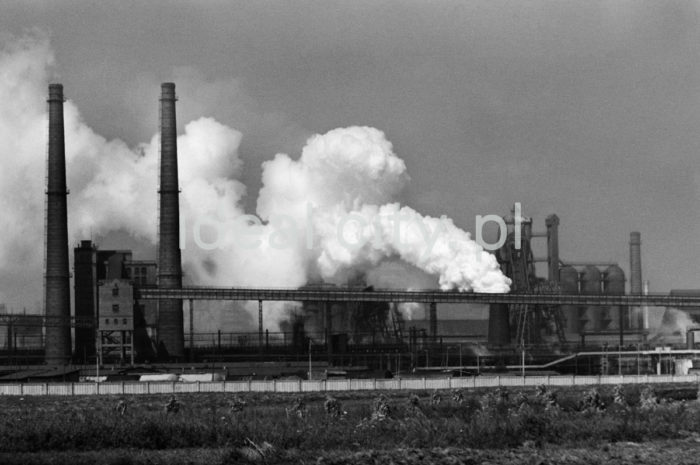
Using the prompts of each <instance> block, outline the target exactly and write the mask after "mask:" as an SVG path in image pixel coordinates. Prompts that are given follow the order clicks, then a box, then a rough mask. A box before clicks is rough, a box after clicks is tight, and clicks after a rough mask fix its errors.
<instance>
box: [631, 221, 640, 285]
mask: <svg viewBox="0 0 700 465" xmlns="http://www.w3.org/2000/svg"><path fill="white" fill-rule="evenodd" d="M641 246H642V240H641V238H640V234H639V233H638V232H632V233H630V294H633V295H641V294H642V252H641Z"/></svg>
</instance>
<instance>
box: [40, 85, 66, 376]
mask: <svg viewBox="0 0 700 465" xmlns="http://www.w3.org/2000/svg"><path fill="white" fill-rule="evenodd" d="M47 102H48V103H49V150H48V152H49V153H48V159H47V171H48V174H47V186H46V196H47V200H46V231H45V233H46V237H45V240H46V270H45V272H46V273H45V275H44V291H45V295H44V297H45V301H44V313H45V315H46V316H47V317H48V318H47V320H48V321H47V323H48V324H47V326H46V341H45V347H46V351H45V360H46V363H47V364H49V365H58V364H64V363H67V362H68V361H69V360H70V357H71V330H70V273H69V268H68V205H67V197H68V189H67V187H66V154H65V143H64V135H63V102H64V98H63V86H62V85H61V84H50V85H49V98H48V100H47Z"/></svg>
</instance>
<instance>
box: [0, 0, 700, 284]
mask: <svg viewBox="0 0 700 465" xmlns="http://www.w3.org/2000/svg"><path fill="white" fill-rule="evenodd" d="M699 10H700V6H699V5H698V2H691V1H668V2H667V1H661V0H649V1H642V0H635V1H631V0H615V1H613V0H610V1H591V0H586V1H581V0H577V1H528V2H524V1H522V0H520V1H494V0H484V1H465V0H462V1H442V2H425V1H420V2H419V1H380V0H372V1H352V2H350V1H347V2H337V1H327V0H324V1H301V0H295V1H293V2H288V1H281V0H280V1H254V2H250V1H248V2H245V1H240V2H231V1H208V2H200V1H191V2H186V1H173V2H165V1H149V2H134V1H119V2H95V1H92V2H91V1H45V2H39V1H21V2H20V1H17V2H15V1H9V0H5V1H4V2H3V4H2V13H1V14H0V31H2V32H5V33H8V32H9V33H11V34H21V33H23V31H25V30H26V29H29V28H40V29H41V30H43V31H46V33H47V34H48V35H49V37H50V40H51V44H52V47H53V48H54V50H55V55H56V66H55V68H54V70H53V73H54V79H55V80H57V81H60V82H62V83H63V84H64V86H65V89H66V94H67V95H68V96H69V98H70V99H71V100H73V101H74V102H75V103H76V104H77V105H78V107H79V108H80V110H81V112H82V114H83V117H84V118H85V121H86V122H87V124H88V125H90V126H91V127H93V128H94V129H95V130H96V131H97V132H98V133H100V134H102V135H104V136H105V137H108V138H113V137H119V138H121V139H124V140H125V141H127V142H128V143H129V144H131V145H133V144H136V143H138V142H142V141H146V140H148V139H150V137H151V136H152V135H153V134H154V133H155V132H156V130H157V109H158V107H157V100H158V92H159V83H160V82H163V81H170V80H174V81H175V82H176V83H177V85H178V94H179V96H180V102H179V106H178V111H179V117H180V122H181V123H185V122H187V121H189V120H191V119H194V118H196V117H198V116H202V115H205V116H213V117H215V118H217V119H218V120H220V121H221V122H223V123H225V124H228V125H230V126H233V127H235V128H237V129H239V130H241V131H242V132H243V144H242V148H241V157H242V158H243V159H244V161H245V163H246V168H245V179H244V182H245V184H247V185H248V186H249V188H250V197H251V202H250V205H251V206H252V205H254V199H255V197H256V195H257V188H258V187H259V184H260V181H259V178H260V163H261V162H262V161H263V160H266V159H269V158H272V156H273V155H274V154H275V153H276V152H280V151H281V152H287V153H290V154H291V155H293V156H298V153H299V150H300V148H301V147H302V145H303V142H304V141H305V139H306V137H308V135H310V134H312V133H322V132H326V131H328V130H330V129H333V128H335V127H339V126H348V125H369V126H374V127H377V128H379V129H381V130H383V131H384V132H385V133H386V135H387V138H388V139H389V140H391V141H392V142H393V143H394V148H395V152H396V153H397V154H398V155H399V156H400V157H402V158H403V159H404V160H406V163H407V166H408V170H409V173H410V174H411V177H412V181H411V183H410V184H409V186H408V188H407V190H406V192H405V195H404V198H403V200H404V201H405V203H407V204H408V205H411V206H413V207H414V208H416V209H418V210H419V211H421V212H422V213H424V214H430V215H440V214H447V215H448V216H451V217H452V218H454V219H455V222H456V223H457V224H458V225H460V226H462V227H464V228H465V229H467V230H470V231H473V230H474V217H475V215H477V214H505V213H507V212H508V210H509V208H510V206H511V205H512V203H513V202H515V201H519V202H521V203H522V204H523V206H524V208H525V213H526V214H528V215H530V216H533V217H534V219H535V223H536V228H535V229H544V218H545V216H546V215H548V214H549V213H557V214H558V215H559V216H560V218H561V231H560V237H561V245H560V248H561V254H562V258H563V259H565V260H566V259H569V260H578V261H583V260H586V261H595V260H604V261H610V260H613V261H619V262H620V264H621V265H622V266H623V268H624V269H625V270H626V271H627V270H628V269H629V258H628V241H629V232H630V231H633V230H638V231H640V232H641V234H642V253H643V256H642V259H643V265H644V277H645V279H649V280H650V281H651V288H652V290H654V291H665V290H668V289H670V288H680V287H692V288H700V283H698V279H697V270H698V265H697V264H698V263H700V241H699V240H698V232H699V231H700V217H699V214H700V208H699V207H698V194H699V192H698V187H699V184H698V183H699V182H700V168H699V167H698V161H697V159H698V151H699V150H700V133H699V131H698V128H700V20H699ZM543 245H544V244H543ZM541 251H542V253H541V255H544V247H541Z"/></svg>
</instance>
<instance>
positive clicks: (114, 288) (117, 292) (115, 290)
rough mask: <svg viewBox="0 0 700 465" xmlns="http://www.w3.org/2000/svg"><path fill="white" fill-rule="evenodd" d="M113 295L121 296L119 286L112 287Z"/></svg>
mask: <svg viewBox="0 0 700 465" xmlns="http://www.w3.org/2000/svg"><path fill="white" fill-rule="evenodd" d="M112 295H113V296H114V297H117V296H119V288H118V287H117V286H114V287H113V288H112Z"/></svg>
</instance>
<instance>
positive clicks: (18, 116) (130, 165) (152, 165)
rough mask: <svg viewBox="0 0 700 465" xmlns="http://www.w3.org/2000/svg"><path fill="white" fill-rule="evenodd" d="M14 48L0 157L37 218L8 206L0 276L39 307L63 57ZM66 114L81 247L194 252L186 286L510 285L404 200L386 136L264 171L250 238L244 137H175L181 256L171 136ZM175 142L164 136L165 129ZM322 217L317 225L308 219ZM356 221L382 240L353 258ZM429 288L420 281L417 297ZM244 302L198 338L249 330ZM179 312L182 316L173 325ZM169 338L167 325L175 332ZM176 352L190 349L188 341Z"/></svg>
mask: <svg viewBox="0 0 700 465" xmlns="http://www.w3.org/2000/svg"><path fill="white" fill-rule="evenodd" d="M9 50H10V51H9V52H7V53H5V54H0V72H2V73H3V79H2V80H1V81H0V97H2V99H3V101H4V102H7V104H6V105H3V106H2V107H0V128H2V129H3V130H4V132H0V137H2V136H3V134H10V135H11V136H9V137H4V138H3V145H2V146H0V153H2V155H3V162H4V163H5V162H6V165H3V166H4V167H7V170H6V171H5V170H3V172H0V180H1V181H2V182H0V190H1V193H2V196H3V199H5V200H6V201H7V205H10V206H16V205H22V206H24V208H21V209H20V208H14V207H13V208H9V207H8V208H7V209H4V210H3V211H2V212H3V215H2V218H3V220H5V221H8V223H7V224H8V227H7V228H6V231H8V232H7V236H6V238H5V239H4V241H3V242H2V243H0V258H1V259H2V260H0V276H1V277H2V281H3V283H5V282H6V283H8V285H7V287H6V289H8V290H12V291H13V292H14V290H15V289H23V290H24V289H27V291H26V294H25V295H21V296H16V295H15V296H13V297H15V300H14V302H13V303H20V305H21V302H27V301H29V302H31V300H30V299H32V298H36V300H37V301H40V298H39V296H40V295H41V278H40V276H41V253H40V252H38V251H37V250H36V243H39V242H40V241H41V239H42V238H41V216H42V210H43V205H44V197H43V195H42V194H43V189H42V186H41V182H42V180H41V177H40V176H37V175H36V173H37V172H41V166H42V164H43V162H44V160H43V158H42V157H40V156H39V155H40V154H41V153H42V152H43V147H42V145H43V143H44V142H43V139H42V138H39V137H37V133H41V132H42V131H41V129H42V128H45V125H46V123H45V121H46V120H45V118H46V108H45V105H46V103H45V94H44V92H45V89H46V84H47V82H48V80H47V74H48V72H47V69H48V68H49V66H50V65H51V63H52V62H53V55H52V52H51V48H50V46H49V44H48V42H47V41H46V40H45V39H37V40H22V41H18V43H17V44H15V45H13V47H11V48H10V49H9ZM166 90H168V89H166ZM154 94H155V92H154ZM170 95H171V94H170V93H169V92H166V94H165V96H166V100H164V102H163V104H165V103H167V104H168V105H171V104H172V108H173V110H174V105H175V102H174V89H173V92H172V97H173V99H172V100H170V97H169V96H170ZM154 99H155V95H154ZM64 113H65V116H64V118H65V136H66V137H65V140H66V150H65V156H66V163H67V165H68V170H67V181H68V184H69V185H70V186H71V189H72V193H71V209H70V212H69V215H70V216H69V222H68V226H69V227H70V229H69V231H68V233H69V236H68V237H69V240H70V242H71V243H72V244H77V243H78V241H79V240H80V239H85V238H93V239H94V240H96V241H99V240H100V239H101V238H102V237H104V235H105V234H107V233H109V232H111V231H118V230H119V231H125V232H127V233H129V234H131V235H132V236H134V237H136V238H139V239H140V240H145V241H147V242H149V243H152V244H159V249H160V247H161V246H163V247H164V246H165V244H166V243H168V244H169V246H168V251H169V252H170V254H171V256H170V257H171V259H172V260H171V263H172V264H177V263H178V260H177V258H176V257H175V255H177V250H178V248H181V249H182V270H184V272H185V273H184V276H185V278H184V279H185V280H186V281H188V282H190V283H193V284H200V285H221V286H280V287H296V286H301V285H304V284H305V283H307V282H318V281H327V282H334V283H337V284H344V283H345V282H347V277H348V276H351V275H354V274H356V273H357V272H362V273H365V274H366V275H368V276H374V277H378V276H381V275H382V274H383V273H384V274H386V273H389V272H388V271H387V268H385V267H383V264H384V263H386V262H387V261H391V262H394V263H400V264H401V266H403V267H405V268H406V270H410V273H411V274H417V275H418V277H417V278H416V280H417V281H420V287H422V288H429V287H433V288H437V287H443V288H445V289H448V288H451V289H463V290H469V289H474V290H477V291H492V292H500V291H503V290H506V289H507V288H508V280H507V279H506V278H505V277H504V276H503V275H502V274H501V273H500V270H499V269H498V265H497V263H496V261H495V259H494V258H493V256H492V255H490V254H488V253H486V252H484V251H483V250H482V249H481V248H480V247H479V246H478V245H477V244H476V243H475V242H474V241H472V240H471V238H470V236H469V234H468V233H466V232H465V231H462V230H461V229H459V228H458V227H457V226H456V225H454V224H453V223H452V221H451V220H449V219H447V218H431V217H424V216H422V215H420V213H419V212H416V211H415V210H413V209H411V208H409V207H407V206H403V205H400V204H399V203H398V201H399V200H400V196H401V190H402V188H403V187H404V186H405V185H406V184H407V183H408V182H409V177H408V174H407V170H406V165H405V163H404V162H403V160H401V158H399V157H398V156H396V154H394V153H393V148H392V145H391V143H390V142H389V141H388V140H387V138H386V137H385V135H384V133H382V132H381V131H379V130H377V129H374V128H367V127H350V128H341V129H336V130H332V131H329V132H328V133H326V134H322V135H317V136H314V137H312V138H311V139H309V141H308V143H307V145H306V147H304V149H303V151H302V153H301V155H300V156H297V157H290V156H288V155H284V154H278V155H276V156H275V157H273V158H272V159H270V160H269V161H267V162H265V163H264V164H263V179H262V181H263V188H262V189H261V191H260V192H259V194H258V195H257V211H256V213H257V217H258V218H259V219H261V220H262V221H259V222H258V223H257V224H255V223H254V222H251V223H245V224H243V225H242V228H243V231H242V234H239V235H238V236H236V235H232V234H227V233H228V232H232V231H234V229H233V228H229V226H230V225H231V222H232V221H235V219H236V218H240V217H241V216H242V215H243V214H244V213H245V211H244V208H243V206H242V199H243V197H244V195H245V194H246V187H245V185H243V184H242V183H241V182H240V176H241V167H242V161H241V159H240V158H239V156H238V147H239V145H240V141H241V137H242V135H241V133H240V132H238V131H236V130H235V129H232V128H230V127H227V126H226V125H224V124H221V123H219V122H217V121H215V120H213V119H211V118H200V119H198V120H195V121H192V122H190V123H187V124H186V125H185V127H184V131H183V132H182V133H181V134H180V135H179V137H177V138H176V141H177V155H179V160H178V162H179V163H178V164H179V170H180V173H179V184H178V182H177V180H175V182H174V183H171V185H170V186H169V187H166V186H162V187H161V190H162V191H163V193H161V196H160V197H161V200H164V197H163V195H162V194H164V193H166V192H165V191H169V193H168V195H170V196H171V197H172V198H174V199H175V200H178V197H177V194H175V193H174V192H173V191H176V190H177V186H178V185H179V187H181V188H182V193H181V195H180V196H179V210H180V219H181V225H182V226H181V229H180V230H179V234H180V239H181V244H182V246H179V244H178V246H179V247H178V248H176V247H175V246H174V245H173V244H174V243H176V241H174V238H175V233H176V232H178V231H177V230H176V229H173V228H172V227H171V228H170V229H168V228H167V227H162V226H161V232H163V233H166V232H167V233H169V238H170V239H169V240H167V241H166V240H164V239H162V240H161V241H160V242H159V241H158V237H157V234H156V231H158V229H159V226H158V221H157V218H158V215H157V214H156V212H157V211H158V200H157V199H158V197H157V196H156V195H154V191H155V190H156V189H155V186H157V185H158V182H159V181H158V179H159V166H160V167H161V168H164V166H162V165H161V164H159V156H160V146H161V137H160V135H155V136H154V137H153V138H152V139H151V140H150V141H148V142H145V143H142V144H139V145H137V146H136V147H134V148H131V147H129V146H128V145H127V144H126V143H124V142H123V141H121V140H118V139H116V140H106V139H105V138H104V137H102V136H100V135H99V134H96V133H95V132H94V131H92V130H91V129H90V128H89V127H88V126H87V125H86V124H85V122H84V121H83V120H82V118H81V115H80V112H79V111H78V109H77V108H76V107H75V105H74V104H73V103H72V102H67V103H66V104H65V105H64ZM171 123H172V124H169V126H168V127H170V128H171V129H170V132H169V133H168V135H167V137H168V138H169V141H167V144H170V145H171V146H172V147H173V148H174V147H175V143H174V140H175V139H174V137H175V132H174V128H175V118H174V117H173V118H172V120H171ZM163 134H164V138H165V137H166V131H163ZM163 143H166V141H163ZM166 151H167V150H166ZM173 166H174V165H172V166H171V170H170V171H171V172H172V167H173ZM162 180H163V181H164V180H165V179H162ZM253 194H254V193H253ZM173 205H174V204H173V203H172V202H171V203H169V204H168V205H166V206H162V207H161V212H160V216H161V220H162V219H164V216H167V215H164V213H165V210H166V209H167V208H170V210H172V211H176V210H177V209H176V208H173ZM166 207H167V208H166ZM309 207H310V208H309ZM309 211H311V215H310V216H308V217H307V213H308V212H309ZM281 215H286V216H287V217H288V218H292V219H293V220H294V221H295V222H296V224H297V225H298V226H299V227H300V228H302V230H300V231H297V232H298V234H296V235H294V234H287V235H284V234H280V230H281V229H284V227H285V224H279V223H274V219H275V216H277V219H279V217H280V216H281ZM348 215H356V216H355V218H359V217H362V218H364V219H366V220H367V222H368V225H369V226H368V228H366V230H363V231H359V230H358V231H356V233H358V234H359V233H360V232H362V234H363V238H367V239H369V240H368V241H367V242H366V243H365V244H363V245H362V247H359V248H357V249H352V250H349V249H347V248H345V247H342V244H340V243H339V242H338V241H337V236H336V234H335V232H336V230H337V227H338V226H339V224H340V222H341V221H342V220H343V219H344V218H348ZM396 215H398V216H405V217H407V218H409V220H410V221H407V222H404V223H402V224H401V225H400V227H399V228H398V232H399V233H400V234H398V235H396V234H395V233H396V229H397V228H395V227H394V226H395V223H392V222H391V221H390V218H391V217H392V216H396ZM171 217H172V216H171ZM202 219H207V220H212V221H205V222H202V221H201V220H202ZM307 220H308V221H307ZM37 223H38V224H37ZM418 223H420V224H421V225H422V228H423V232H425V233H427V234H429V237H428V239H429V240H430V243H431V245H432V247H426V242H425V238H424V237H423V235H422V232H421V230H420V229H417V227H416V225H417V224H418ZM212 224H214V225H216V224H221V225H223V227H222V231H223V233H222V234H220V235H219V234H217V228H216V226H212ZM410 224H413V226H411V225H410ZM171 226H172V225H171ZM197 226H201V228H200V229H201V233H202V234H201V235H202V238H203V239H204V240H205V241H207V242H210V243H214V244H215V246H214V247H212V248H209V249H207V250H205V249H203V248H201V247H199V246H197V245H196V244H195V243H194V230H195V229H196V227H197ZM349 229H352V228H349ZM248 233H257V234H258V235H257V237H258V238H259V239H260V242H261V246H260V247H257V248H249V247H245V246H244V244H242V243H241V241H240V237H242V236H245V235H246V234H248ZM365 233H366V234H365ZM354 234H355V232H353V231H349V234H348V239H350V240H352V239H353V237H352V236H353V235H354ZM217 236H218V240H217ZM282 236H284V237H282ZM280 239H287V242H288V243H287V244H285V247H277V246H276V245H277V243H278V242H279V240H280ZM307 240H308V242H307ZM309 243H310V244H311V245H310V246H309ZM160 253H161V254H162V253H163V252H160ZM163 258H165V257H163ZM18 262H22V263H27V266H26V267H24V268H23V269H22V270H18V269H17V267H16V266H10V265H9V264H13V263H18ZM165 269H166V267H164V268H163V270H165ZM163 273H165V274H167V275H168V276H161V281H164V280H167V279H172V280H174V281H175V282H174V284H171V285H178V282H177V281H178V279H183V278H182V274H180V270H177V269H174V268H171V269H170V271H167V272H166V271H163ZM377 280H379V278H377ZM171 282H172V281H171ZM370 284H371V283H370ZM417 285H418V284H414V283H411V282H408V281H407V282H406V285H405V286H406V287H414V286H417ZM0 297H2V296H0ZM30 305H31V304H30ZM231 305H238V304H226V311H225V312H223V311H220V310H221V306H222V305H220V304H211V307H209V306H208V305H204V304H200V305H198V306H197V314H196V316H195V317H196V321H195V327H196V328H197V330H200V331H215V330H216V329H217V328H221V327H226V328H229V327H232V326H233V325H234V324H237V323H238V321H239V320H234V317H233V316H232V315H233V314H234V312H233V311H231V308H230V307H231ZM37 306H38V305H37ZM254 307H255V308H253V309H251V312H250V313H251V314H253V315H254V319H257V305H255V306H254ZM177 308H181V306H178V307H177ZM177 312H178V310H177V309H176V310H175V312H174V313H170V315H171V316H173V315H175V314H176V313H177ZM165 315H166V320H164V321H163V322H162V323H163V324H165V326H164V328H165V327H167V326H168V325H170V324H171V323H172V326H171V328H178V329H177V330H175V329H173V332H174V333H175V334H176V335H179V334H180V333H181V331H180V330H179V327H180V325H181V323H180V321H181V318H180V317H179V316H177V315H175V316H174V317H173V321H172V322H168V321H167V318H168V316H167V315H168V312H167V311H166V314H165ZM283 317H284V315H283V314H281V311H280V312H277V309H276V307H275V304H274V303H266V304H265V318H266V326H267V327H270V328H274V326H275V324H274V323H275V321H276V320H277V319H280V318H283ZM174 320H177V321H174ZM168 331H169V330H168V329H167V328H166V330H165V332H166V334H167V332H168ZM161 336H163V334H162V333H161ZM168 344H170V345H172V344H173V343H172V341H171V342H170V343H168ZM174 344H175V346H176V347H179V346H180V342H179V341H175V342H174ZM168 350H169V351H171V348H170V347H168ZM171 353H173V352H172V351H171ZM173 354H174V353H173Z"/></svg>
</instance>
